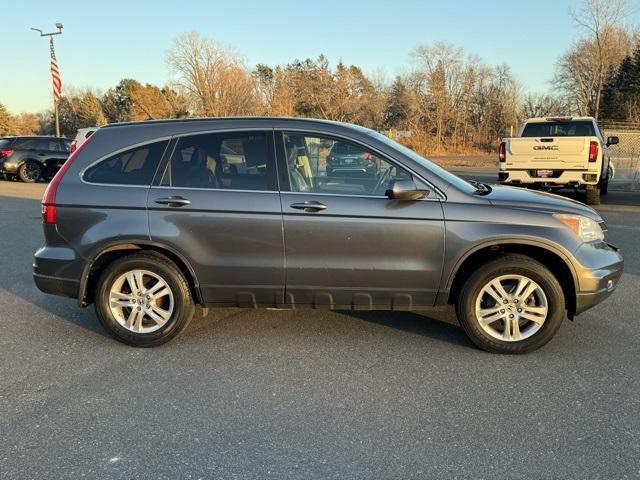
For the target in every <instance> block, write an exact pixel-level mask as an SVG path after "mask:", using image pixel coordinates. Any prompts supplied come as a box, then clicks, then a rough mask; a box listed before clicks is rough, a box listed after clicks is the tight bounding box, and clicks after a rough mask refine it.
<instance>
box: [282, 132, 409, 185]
mask: <svg viewBox="0 0 640 480" xmlns="http://www.w3.org/2000/svg"><path fill="white" fill-rule="evenodd" d="M283 139H284V147H285V157H286V161H287V171H288V175H289V185H290V187H291V191H292V192H304V193H325V194H342V195H363V196H384V195H385V192H386V190H387V187H388V185H389V182H390V181H392V180H408V179H410V178H411V175H410V174H409V173H408V172H406V171H405V170H402V169H400V168H399V167H397V166H395V165H393V164H391V163H390V162H388V161H387V160H385V159H383V158H380V157H379V156H377V155H375V154H374V153H372V152H369V151H367V150H366V149H364V148H362V147H360V146H359V145H357V144H355V143H351V142H347V141H344V140H339V139H333V138H329V137H317V136H312V135H307V134H299V133H284V134H283Z"/></svg>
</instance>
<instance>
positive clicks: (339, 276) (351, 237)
mask: <svg viewBox="0 0 640 480" xmlns="http://www.w3.org/2000/svg"><path fill="white" fill-rule="evenodd" d="M339 143H346V144H347V145H346V146H345V147H344V148H343V146H341V145H339ZM337 144H338V145H337ZM276 149H277V152H278V160H279V172H280V174H281V177H280V184H281V185H282V187H283V191H282V193H281V199H282V209H283V220H284V235H285V256H286V278H287V281H286V303H287V304H288V305H291V306H296V305H305V306H313V307H318V308H334V309H337V308H346V309H351V308H353V309H389V308H391V309H398V310H412V309H417V308H421V307H430V306H433V304H434V301H435V298H436V294H437V291H438V284H439V282H440V276H441V272H442V260H443V255H444V220H443V212H442V207H441V205H440V201H439V198H438V195H437V194H436V192H435V191H433V188H431V187H429V186H428V185H424V187H425V188H430V189H431V194H430V196H429V197H428V198H426V199H424V200H418V201H399V200H390V199H389V198H387V197H386V195H385V191H386V189H387V186H388V184H389V181H391V180H393V179H409V178H414V180H415V181H416V182H418V183H420V180H419V179H417V178H416V177H415V176H414V175H413V174H411V173H410V172H408V171H407V170H405V169H403V168H402V167H401V166H399V165H398V164H396V163H394V162H393V160H392V159H387V158H383V157H381V156H378V155H377V154H376V153H375V152H372V151H369V150H368V149H367V147H366V146H363V145H360V144H356V143H354V142H350V141H349V140H346V139H342V138H336V137H331V136H328V135H324V134H317V133H305V132H282V133H279V134H277V136H276ZM336 150H349V151H352V152H354V151H358V158H361V159H366V160H364V161H367V162H370V163H371V165H372V166H371V167H370V168H367V169H363V170H361V171H355V170H354V171H342V172H341V171H338V170H336V171H332V169H331V168H329V169H327V166H328V164H330V163H331V161H330V159H329V158H328V157H329V156H330V155H331V153H330V152H332V151H336Z"/></svg>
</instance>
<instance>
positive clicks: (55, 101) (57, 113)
mask: <svg viewBox="0 0 640 480" xmlns="http://www.w3.org/2000/svg"><path fill="white" fill-rule="evenodd" d="M49 44H50V46H51V58H52V59H54V60H55V59H56V52H55V49H54V48H53V36H50V37H49ZM53 114H54V116H55V119H56V137H58V138H60V117H59V112H58V98H57V96H56V94H55V91H54V93H53Z"/></svg>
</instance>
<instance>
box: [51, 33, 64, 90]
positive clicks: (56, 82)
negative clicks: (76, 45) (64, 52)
mask: <svg viewBox="0 0 640 480" xmlns="http://www.w3.org/2000/svg"><path fill="white" fill-rule="evenodd" d="M51 79H52V81H53V98H54V99H55V101H56V102H59V101H60V99H61V98H62V77H60V70H58V62H57V60H56V53H55V52H54V51H53V42H51Z"/></svg>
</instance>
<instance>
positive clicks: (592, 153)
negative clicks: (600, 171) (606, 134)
mask: <svg viewBox="0 0 640 480" xmlns="http://www.w3.org/2000/svg"><path fill="white" fill-rule="evenodd" d="M596 160H598V142H591V143H590V144H589V161H590V162H592V163H593V162H595V161H596Z"/></svg>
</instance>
